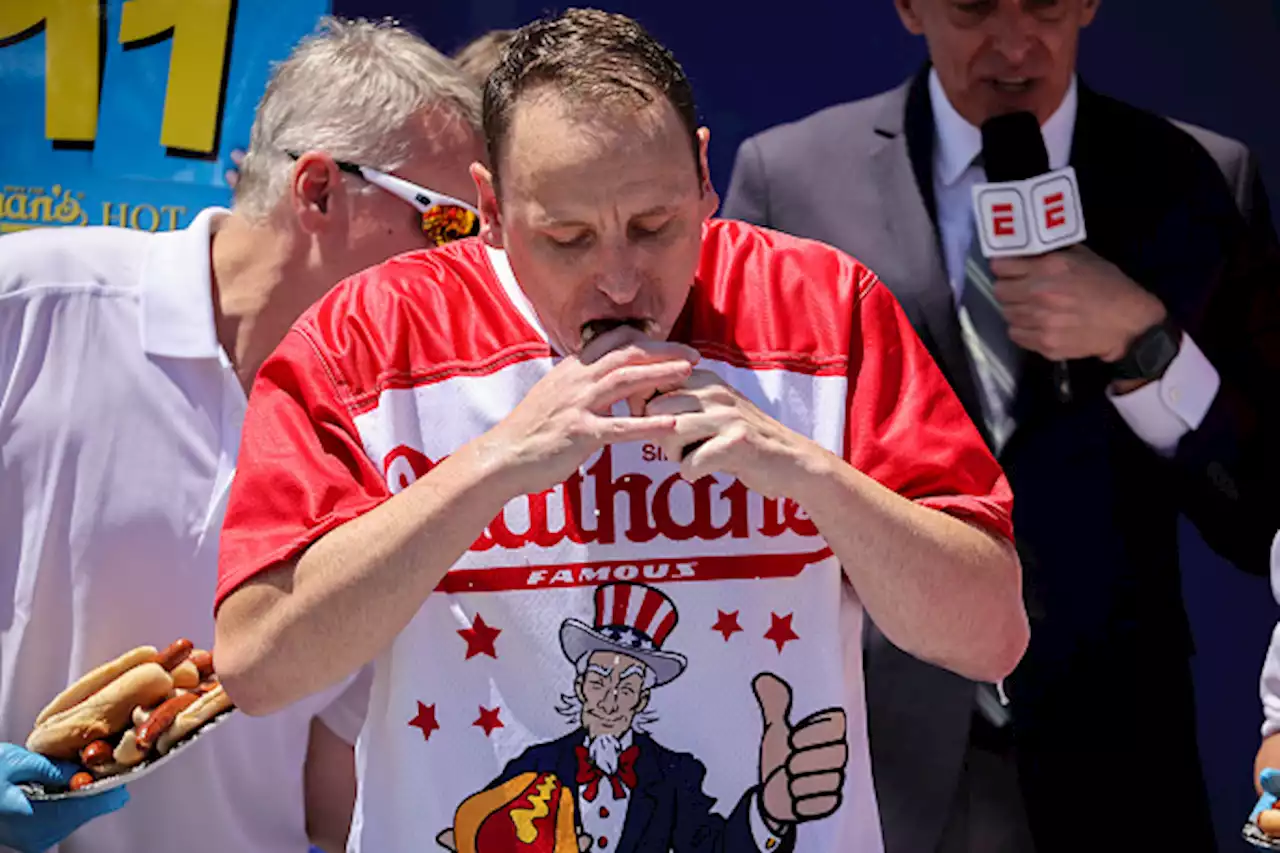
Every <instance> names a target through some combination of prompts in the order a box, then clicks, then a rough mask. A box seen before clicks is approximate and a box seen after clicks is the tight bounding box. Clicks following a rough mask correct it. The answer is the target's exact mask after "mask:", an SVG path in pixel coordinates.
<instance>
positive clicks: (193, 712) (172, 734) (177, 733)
mask: <svg viewBox="0 0 1280 853" xmlns="http://www.w3.org/2000/svg"><path fill="white" fill-rule="evenodd" d="M232 704H233V703H232V701H231V697H230V696H228V695H227V691H226V689H224V688H223V686H222V685H221V684H219V685H218V686H217V687H215V688H213V689H212V690H210V691H209V692H208V693H206V694H204V695H203V696H201V697H200V698H199V699H197V700H196V701H195V704H193V705H191V706H190V707H189V708H187V709H186V710H184V711H182V712H181V713H180V714H178V716H177V717H176V718H175V719H174V721H173V725H171V726H169V728H168V729H166V730H165V732H164V734H162V735H160V740H159V741H157V742H156V751H157V752H159V753H160V754H161V755H164V754H165V753H167V752H168V751H169V750H170V749H171V748H172V747H173V745H174V744H175V743H177V742H178V741H180V740H182V739H183V738H184V737H186V736H187V735H189V734H191V733H192V732H193V731H195V730H196V729H198V728H200V727H201V726H203V725H204V724H205V723H207V722H209V721H210V720H212V719H213V718H214V717H216V716H218V715H219V714H221V713H222V712H223V711H225V710H227V709H228V708H230V707H231V706H232Z"/></svg>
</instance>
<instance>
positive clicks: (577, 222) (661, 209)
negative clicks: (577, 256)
mask: <svg viewBox="0 0 1280 853" xmlns="http://www.w3.org/2000/svg"><path fill="white" fill-rule="evenodd" d="M674 212H675V208H674V207H672V206H671V205H669V204H656V205H654V206H653V207H650V208H646V209H645V210H642V211H640V212H639V213H636V214H633V215H632V216H631V218H632V219H644V218H646V217H649V216H662V215H663V214H670V213H674ZM537 227H539V228H589V227H591V223H589V222H586V221H584V220H581V219H570V218H564V219H561V218H559V217H556V216H553V215H551V214H550V213H544V214H543V216H541V217H540V218H539V221H538V222H537Z"/></svg>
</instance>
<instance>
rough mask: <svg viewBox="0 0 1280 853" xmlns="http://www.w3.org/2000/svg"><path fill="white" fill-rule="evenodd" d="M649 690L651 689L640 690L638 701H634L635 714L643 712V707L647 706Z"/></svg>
mask: <svg viewBox="0 0 1280 853" xmlns="http://www.w3.org/2000/svg"><path fill="white" fill-rule="evenodd" d="M651 692H653V691H651V690H641V691H640V701H639V702H637V703H636V710H635V713H636V714H643V713H644V709H645V708H648V707H649V694H650V693H651Z"/></svg>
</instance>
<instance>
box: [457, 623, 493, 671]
mask: <svg viewBox="0 0 1280 853" xmlns="http://www.w3.org/2000/svg"><path fill="white" fill-rule="evenodd" d="M501 633H502V629H501V628H494V627H493V626H492V625H486V624H485V622H484V617H483V616H481V615H480V614H479V613H477V614H476V621H475V622H473V623H472V624H471V627H470V628H462V629H461V630H459V631H458V636H459V637H462V639H464V640H466V641H467V660H471V659H472V658H473V657H475V656H476V655H488V656H489V657H491V658H497V657H498V652H497V650H495V649H494V647H493V641H494V640H496V639H497V638H498V635H499V634H501Z"/></svg>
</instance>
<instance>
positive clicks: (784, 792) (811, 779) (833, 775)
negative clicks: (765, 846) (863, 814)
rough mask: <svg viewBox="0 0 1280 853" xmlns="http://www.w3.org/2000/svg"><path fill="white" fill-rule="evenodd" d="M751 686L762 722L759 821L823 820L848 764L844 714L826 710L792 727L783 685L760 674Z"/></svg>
mask: <svg viewBox="0 0 1280 853" xmlns="http://www.w3.org/2000/svg"><path fill="white" fill-rule="evenodd" d="M751 686H752V687H753V688H754V690H755V693H756V702H757V703H759V705H760V715H761V716H762V717H763V719H764V733H763V734H762V735H761V737H760V804H761V808H762V810H763V811H764V814H765V817H766V818H768V819H769V820H771V821H773V822H775V823H777V824H790V823H799V822H801V821H806V820H816V819H818V818H823V817H826V816H827V815H829V814H831V813H832V812H834V811H835V810H836V809H837V808H839V807H840V799H841V790H842V788H843V786H844V768H845V765H846V764H847V763H848V761H849V747H848V744H847V743H846V742H845V716H844V711H843V710H842V709H840V708H829V709H827V710H825V711H819V712H817V713H816V714H811V715H809V716H808V717H805V718H804V719H803V720H801V721H800V722H799V723H796V724H795V725H792V724H791V721H790V716H791V686H790V685H789V684H787V683H786V682H785V681H783V680H782V679H780V678H778V677H777V676H776V675H773V674H771V673H768V672H762V673H761V674H759V675H757V676H756V677H755V680H754V681H753V682H752V684H751ZM780 828H781V827H780V826H779V827H773V829H780Z"/></svg>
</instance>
